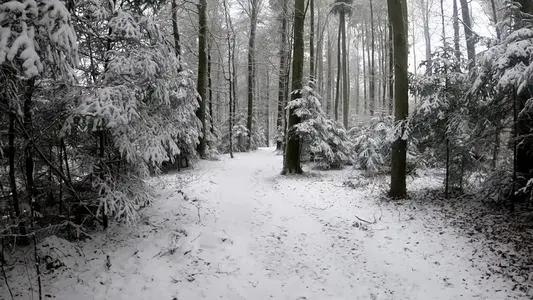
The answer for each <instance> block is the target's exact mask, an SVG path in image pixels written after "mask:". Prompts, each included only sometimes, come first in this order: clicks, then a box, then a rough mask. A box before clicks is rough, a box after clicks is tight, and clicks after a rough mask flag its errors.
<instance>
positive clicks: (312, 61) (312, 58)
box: [309, 0, 315, 81]
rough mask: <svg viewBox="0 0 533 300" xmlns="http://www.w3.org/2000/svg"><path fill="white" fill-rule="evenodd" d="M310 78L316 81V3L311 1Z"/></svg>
mask: <svg viewBox="0 0 533 300" xmlns="http://www.w3.org/2000/svg"><path fill="white" fill-rule="evenodd" d="M309 8H310V11H309V13H310V19H309V29H310V30H309V78H310V79H311V80H313V81H314V80H315V41H314V39H315V1H314V0H309Z"/></svg>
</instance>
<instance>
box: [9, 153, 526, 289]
mask: <svg viewBox="0 0 533 300" xmlns="http://www.w3.org/2000/svg"><path fill="white" fill-rule="evenodd" d="M274 152H275V151H274V149H271V148H260V149H259V150H258V151H256V152H252V153H237V154H236V157H235V159H229V158H227V157H223V158H221V159H220V160H219V161H201V162H199V165H198V166H196V167H195V169H194V170H187V171H185V172H181V173H175V174H170V175H166V176H162V177H161V178H160V179H157V180H154V181H153V182H152V184H153V185H155V186H156V187H157V188H158V189H159V195H158V197H157V200H156V201H155V202H154V203H153V205H152V206H151V207H149V208H146V209H145V210H144V211H143V214H142V217H141V220H140V222H139V224H138V225H136V226H126V225H114V226H113V227H111V228H109V229H108V232H107V233H99V234H95V235H94V236H93V239H92V240H88V241H86V242H81V243H79V245H77V246H76V248H75V249H76V251H74V250H71V251H69V252H68V255H69V259H72V257H75V256H76V255H78V254H79V259H78V260H77V262H76V263H72V262H71V261H70V260H69V263H68V264H66V266H65V267H61V268H59V269H56V270H55V271H54V272H52V273H49V274H47V275H45V276H44V280H43V290H44V293H45V294H49V295H53V296H54V297H55V298H56V299H453V298H459V299H472V298H479V299H512V298H516V299H520V298H524V299H526V298H527V296H526V295H524V294H521V293H520V292H519V291H513V284H512V283H511V282H510V281H509V280H508V279H506V278H505V277H503V276H502V275H501V274H497V273H492V272H490V270H489V269H488V265H489V263H490V262H491V261H494V260H495V259H499V258H496V257H494V256H493V255H492V254H491V253H490V252H488V251H487V250H486V249H484V248H483V247H481V244H480V242H479V241H477V240H475V239H472V238H471V237H470V236H464V235H462V234H461V233H460V231H458V230H455V229H454V228H453V227H450V226H447V225H446V223H445V222H444V219H445V216H443V215H441V214H440V213H439V212H438V210H433V209H430V207H427V206H426V207H424V206H422V207H416V206H418V205H415V204H410V203H409V202H389V201H388V200H384V199H381V198H382V197H381V196H380V195H383V191H384V190H385V189H386V183H385V182H383V181H382V180H379V179H377V178H376V179H372V178H365V177H362V176H361V174H360V173H358V172H357V171H354V170H352V169H350V168H346V169H345V170H339V171H315V170H308V171H307V172H306V173H305V175H302V176H290V177H286V176H282V175H279V173H280V170H281V165H282V157H281V156H278V155H275V153H274ZM428 178H433V179H431V180H428ZM345 181H350V182H352V183H353V184H354V186H353V187H348V186H346V185H344V184H343V182H345ZM439 184H441V182H440V181H439V180H438V179H436V177H435V176H421V177H418V178H411V179H410V185H409V189H410V190H411V191H417V190H420V189H422V188H427V187H429V186H432V185H433V186H436V185H439ZM51 241H53V243H52V242H51ZM47 242H48V244H53V245H61V244H63V243H62V241H61V240H58V239H51V240H48V241H47ZM43 243H45V242H43ZM43 243H41V247H42V246H43ZM500 246H501V249H503V251H511V250H509V249H507V248H506V246H505V245H500ZM78 247H79V251H78V250H77V249H78ZM30 254H31V253H30ZM28 255H29V254H28ZM18 269H22V268H15V270H13V271H12V272H10V278H9V279H10V282H11V285H12V288H13V289H17V288H18V290H17V292H18V293H19V294H20V295H23V297H25V298H28V294H29V293H30V292H29V291H28V290H27V286H28V276H34V275H27V274H26V273H23V272H20V273H21V274H22V275H20V274H18V273H17V270H18ZM17 274H18V275H17ZM17 276H18V277H17ZM34 282H36V281H34ZM15 283H17V284H15ZM0 284H2V285H1V287H2V288H1V289H0V290H1V292H0V299H1V298H2V297H3V298H6V299H8V294H7V291H6V289H5V288H4V286H3V282H2V283H0ZM17 285H18V287H17ZM22 287H25V288H26V290H22ZM34 289H35V283H34ZM530 293H531V292H530ZM529 296H531V294H530V295H529Z"/></svg>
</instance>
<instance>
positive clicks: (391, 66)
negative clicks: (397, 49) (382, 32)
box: [389, 17, 394, 115]
mask: <svg viewBox="0 0 533 300" xmlns="http://www.w3.org/2000/svg"><path fill="white" fill-rule="evenodd" d="M393 102H394V43H393V36H392V24H391V23H390V17H389V115H392V113H393Z"/></svg>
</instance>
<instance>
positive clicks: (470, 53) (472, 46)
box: [459, 0, 476, 69]
mask: <svg viewBox="0 0 533 300" xmlns="http://www.w3.org/2000/svg"><path fill="white" fill-rule="evenodd" d="M459 1H460V3H461V12H462V14H463V26H464V31H465V39H466V54H467V57H468V68H469V69H471V68H472V67H473V66H474V64H475V63H476V43H475V40H474V39H475V37H474V32H473V31H472V21H471V19H470V9H469V8H468V2H467V0H459Z"/></svg>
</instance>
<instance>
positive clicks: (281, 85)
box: [276, 0, 289, 151]
mask: <svg viewBox="0 0 533 300" xmlns="http://www.w3.org/2000/svg"><path fill="white" fill-rule="evenodd" d="M282 1H283V4H282V5H283V6H282V11H281V26H280V31H281V32H280V36H281V40H280V43H279V74H278V116H277V118H276V130H277V135H278V140H277V141H276V150H278V151H280V150H281V149H282V147H283V142H282V139H280V137H281V135H282V133H283V131H284V129H283V128H284V124H285V122H286V120H285V84H286V81H285V78H286V76H285V73H286V70H285V65H286V64H287V62H286V61H285V59H286V58H287V50H286V47H287V22H288V20H287V5H288V2H289V1H288V0H282Z"/></svg>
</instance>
